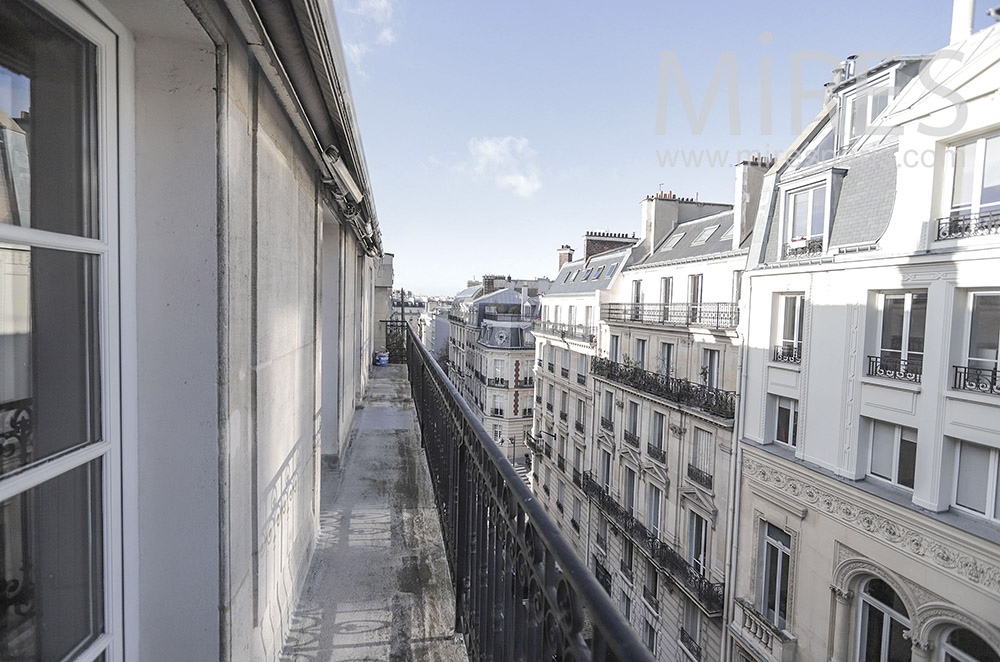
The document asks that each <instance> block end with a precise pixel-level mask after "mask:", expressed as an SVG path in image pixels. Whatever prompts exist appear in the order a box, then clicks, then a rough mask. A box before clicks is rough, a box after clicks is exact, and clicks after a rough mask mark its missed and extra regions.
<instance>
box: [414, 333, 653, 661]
mask: <svg viewBox="0 0 1000 662" xmlns="http://www.w3.org/2000/svg"><path fill="white" fill-rule="evenodd" d="M405 356H406V359H407V368H408V374H409V380H410V386H411V393H412V397H413V402H414V406H415V408H416V412H417V419H418V422H419V427H420V433H421V437H422V446H423V448H424V452H425V457H426V461H427V464H428V467H429V470H430V471H429V473H430V476H431V487H432V492H433V495H434V501H435V503H436V505H437V508H438V514H439V519H440V522H441V525H442V533H443V538H444V545H445V551H446V556H447V559H448V565H449V569H450V571H451V572H450V575H451V581H452V588H453V590H454V595H455V601H456V602H455V605H456V606H455V613H456V628H455V629H456V631H458V632H460V633H462V635H463V638H464V640H465V644H466V647H467V649H468V656H469V658H470V659H484V658H487V657H489V658H492V659H529V660H549V659H553V658H555V657H562V658H565V659H569V658H572V659H578V660H588V659H593V660H600V661H602V662H603V661H607V660H640V661H643V662H652V660H653V657H652V655H651V654H650V652H649V651H648V650H647V649H646V647H645V646H644V645H643V643H642V641H640V639H639V637H638V636H637V635H636V633H635V632H634V631H633V630H632V628H631V627H630V626H629V624H628V623H627V622H626V621H625V619H624V618H623V617H622V615H621V613H620V612H619V611H618V608H617V607H616V606H615V604H614V603H612V601H611V599H610V597H609V595H608V594H606V593H605V591H604V590H602V588H601V584H600V583H599V582H598V581H597V580H596V579H595V578H594V577H593V575H591V574H590V572H589V571H588V569H587V566H586V565H585V563H584V561H582V560H581V559H580V557H579V556H577V554H576V552H575V551H574V549H573V547H572V546H571V545H570V543H569V541H567V540H566V538H565V537H564V536H563V534H562V533H561V532H560V531H559V528H558V527H557V526H556V524H555V522H553V521H552V519H551V518H550V517H549V516H548V514H547V513H546V511H545V508H544V507H543V505H542V504H541V503H539V501H538V500H537V499H536V498H535V496H534V495H533V494H532V492H531V491H530V490H529V489H528V486H527V485H525V484H524V482H523V481H522V480H521V478H520V476H519V475H518V474H517V472H516V471H515V470H514V467H513V466H512V465H511V464H510V463H509V462H508V461H507V459H506V458H505V457H504V455H503V450H502V449H500V448H499V447H498V446H497V445H496V444H495V443H494V442H493V440H492V439H491V438H490V435H489V433H488V432H487V431H486V429H485V428H484V427H483V425H482V424H481V423H480V422H479V421H478V420H477V418H476V415H475V414H474V413H473V411H472V410H471V409H470V407H469V405H468V404H467V403H466V402H465V400H464V399H463V398H462V396H461V395H459V393H458V391H457V390H456V389H455V386H454V385H453V384H452V383H451V382H450V381H449V380H448V378H447V376H446V375H445V373H444V372H443V371H442V370H441V367H440V366H439V365H438V364H437V362H435V360H434V359H433V358H432V357H431V355H430V354H429V353H428V351H427V349H426V348H425V347H424V346H423V344H422V343H421V342H420V340H419V339H418V338H417V337H416V334H415V333H414V331H413V328H412V327H410V326H407V330H406V344H405ZM496 540H504V541H506V542H505V544H504V545H496V544H494V542H495V541H496ZM482 567H489V568H492V569H493V570H494V571H492V572H489V573H485V574H481V572H480V568H482ZM504 595H506V596H511V595H516V596H518V599H515V600H506V601H504V600H501V601H499V602H495V601H493V599H492V598H493V597H494V596H504ZM539 623H544V624H546V625H545V627H541V626H539V625H538V624H539ZM498 624H499V625H498ZM585 624H590V625H589V627H588V630H587V635H586V636H584V630H583V628H584V625H585Z"/></svg>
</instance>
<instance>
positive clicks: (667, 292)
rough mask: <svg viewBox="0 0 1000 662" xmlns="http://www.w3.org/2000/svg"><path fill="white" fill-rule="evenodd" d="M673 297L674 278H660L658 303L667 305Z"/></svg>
mask: <svg viewBox="0 0 1000 662" xmlns="http://www.w3.org/2000/svg"><path fill="white" fill-rule="evenodd" d="M673 299H674V279H673V278H669V277H668V278H661V279H660V303H662V304H664V306H669V305H670V304H671V303H672V302H673Z"/></svg>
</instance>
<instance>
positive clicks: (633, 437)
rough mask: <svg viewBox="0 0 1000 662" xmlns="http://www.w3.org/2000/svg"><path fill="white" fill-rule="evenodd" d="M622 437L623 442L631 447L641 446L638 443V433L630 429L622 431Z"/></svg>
mask: <svg viewBox="0 0 1000 662" xmlns="http://www.w3.org/2000/svg"><path fill="white" fill-rule="evenodd" d="M622 438H623V439H624V440H625V443H626V444H628V445H629V446H631V447H632V448H641V446H640V444H639V435H637V434H636V433H635V432H632V431H630V430H625V431H624V432H623V433H622Z"/></svg>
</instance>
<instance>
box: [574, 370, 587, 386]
mask: <svg viewBox="0 0 1000 662" xmlns="http://www.w3.org/2000/svg"><path fill="white" fill-rule="evenodd" d="M576 383H577V384H579V385H580V386H586V385H587V375H581V374H580V373H576Z"/></svg>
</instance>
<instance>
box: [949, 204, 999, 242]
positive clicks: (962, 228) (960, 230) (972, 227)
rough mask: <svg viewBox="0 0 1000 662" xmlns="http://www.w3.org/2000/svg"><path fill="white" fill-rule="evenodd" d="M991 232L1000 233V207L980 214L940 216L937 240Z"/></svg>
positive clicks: (975, 235)
mask: <svg viewBox="0 0 1000 662" xmlns="http://www.w3.org/2000/svg"><path fill="white" fill-rule="evenodd" d="M990 234H1000V209H992V210H990V211H988V212H983V213H980V214H967V215H965V216H959V217H957V218H951V217H947V218H939V219H938V221H937V236H936V237H935V240H937V241H941V240H943V239H962V238H964V237H979V236H983V235H990Z"/></svg>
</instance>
